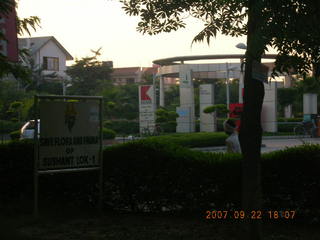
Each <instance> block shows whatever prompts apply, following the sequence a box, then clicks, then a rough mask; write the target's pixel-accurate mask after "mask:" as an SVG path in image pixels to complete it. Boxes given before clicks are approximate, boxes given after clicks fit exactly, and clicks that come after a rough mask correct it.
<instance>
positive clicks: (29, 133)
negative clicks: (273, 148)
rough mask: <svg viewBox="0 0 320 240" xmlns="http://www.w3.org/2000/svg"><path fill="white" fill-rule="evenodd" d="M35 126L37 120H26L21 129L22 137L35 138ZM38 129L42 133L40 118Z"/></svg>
mask: <svg viewBox="0 0 320 240" xmlns="http://www.w3.org/2000/svg"><path fill="white" fill-rule="evenodd" d="M34 127H35V120H30V121H28V122H26V123H25V124H24V125H23V126H22V128H21V130H20V133H21V134H20V139H33V137H34ZM38 129H39V131H38V132H39V133H40V119H38Z"/></svg>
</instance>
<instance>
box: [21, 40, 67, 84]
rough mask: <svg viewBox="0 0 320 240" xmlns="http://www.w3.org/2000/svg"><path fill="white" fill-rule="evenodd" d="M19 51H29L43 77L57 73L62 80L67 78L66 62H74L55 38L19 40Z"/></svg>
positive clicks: (57, 78) (58, 78)
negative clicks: (40, 69)
mask: <svg viewBox="0 0 320 240" xmlns="http://www.w3.org/2000/svg"><path fill="white" fill-rule="evenodd" d="M18 45H19V49H29V50H30V55H31V58H32V59H33V61H34V65H35V66H37V67H39V68H42V75H43V76H47V75H50V74H53V73H55V74H56V76H57V77H56V78H50V79H51V80H60V81H61V79H65V78H67V75H66V73H65V71H66V70H67V67H66V61H69V60H73V57H72V56H71V54H70V53H69V52H68V51H67V50H66V49H65V48H64V47H63V46H62V45H61V44H60V43H59V42H58V40H57V39H56V38H55V37H53V36H47V37H33V38H19V39H18Z"/></svg>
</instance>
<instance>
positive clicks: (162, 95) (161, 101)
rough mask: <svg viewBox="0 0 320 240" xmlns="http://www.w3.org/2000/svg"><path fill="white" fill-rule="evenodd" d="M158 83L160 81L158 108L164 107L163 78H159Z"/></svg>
mask: <svg viewBox="0 0 320 240" xmlns="http://www.w3.org/2000/svg"><path fill="white" fill-rule="evenodd" d="M159 81H160V90H159V91H160V93H159V98H160V101H159V105H160V107H164V77H162V76H161V77H160V80H159Z"/></svg>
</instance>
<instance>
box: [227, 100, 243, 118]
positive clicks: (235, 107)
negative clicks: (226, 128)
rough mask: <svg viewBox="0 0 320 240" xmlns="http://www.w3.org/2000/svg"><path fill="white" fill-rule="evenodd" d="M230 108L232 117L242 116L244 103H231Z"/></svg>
mask: <svg viewBox="0 0 320 240" xmlns="http://www.w3.org/2000/svg"><path fill="white" fill-rule="evenodd" d="M229 109H230V117H231V118H240V115H241V113H242V112H243V103H231V104H230V105H229Z"/></svg>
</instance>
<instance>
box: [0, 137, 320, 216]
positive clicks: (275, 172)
mask: <svg viewBox="0 0 320 240" xmlns="http://www.w3.org/2000/svg"><path fill="white" fill-rule="evenodd" d="M178 138H179V137H178ZM33 153H34V152H33V144H32V141H30V140H29V141H12V142H10V143H7V144H0V185H1V188H0V208H1V207H4V208H5V204H2V203H8V202H10V203H12V202H16V203H17V206H19V205H20V203H23V205H21V209H23V208H29V209H30V206H32V204H30V202H31V201H32V193H33V187H32V186H33V185H32V174H33ZM319 153H320V146H319V145H304V146H299V147H294V148H288V149H285V150H282V151H277V152H272V153H268V154H264V155H262V189H263V198H262V199H263V201H264V202H263V208H264V209H269V210H270V209H273V210H296V211H297V212H298V213H299V216H300V217H301V216H308V218H309V219H313V218H316V217H317V214H319V212H320V209H319V204H318V203H319V201H320V190H319V186H320V178H319V167H320V154H319ZM306 156H307V157H306ZM103 159H104V169H103V172H104V183H105V184H104V187H105V188H104V192H105V198H104V206H105V207H106V208H110V209H114V210H125V211H148V212H159V211H164V210H175V211H178V210H181V211H184V212H190V211H196V212H199V211H203V210H208V209H224V210H228V209H240V199H241V196H240V195H241V192H240V191H241V186H240V184H241V155H239V154H223V153H203V152H199V151H193V150H189V149H186V148H184V147H182V146H178V145H175V144H173V143H172V142H166V143H165V142H161V141H157V140H154V139H152V138H151V139H150V138H149V139H145V140H139V141H133V142H128V143H126V144H121V145H115V146H111V147H107V148H106V149H105V150H104V153H103ZM39 184H40V186H39V189H40V191H41V198H42V199H41V202H42V204H44V203H45V202H47V203H50V206H52V204H53V202H54V203H56V204H61V203H63V205H64V206H65V207H68V206H72V205H75V206H88V205H90V206H91V205H95V204H97V199H98V198H97V193H98V189H97V173H96V172H95V173H92V172H87V173H74V174H71V173H70V174H61V175H60V174H59V175H54V176H51V175H43V176H41V178H40V181H39ZM27 203H29V204H27ZM68 204H69V205H68ZM84 204H85V205H84ZM0 210H2V209H0Z"/></svg>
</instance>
